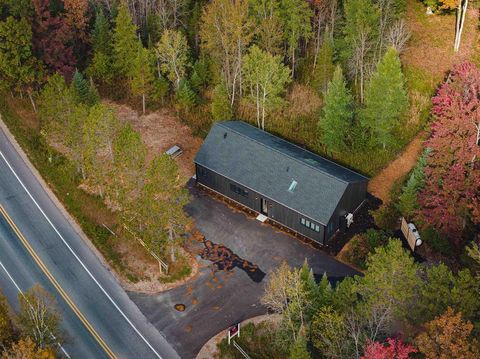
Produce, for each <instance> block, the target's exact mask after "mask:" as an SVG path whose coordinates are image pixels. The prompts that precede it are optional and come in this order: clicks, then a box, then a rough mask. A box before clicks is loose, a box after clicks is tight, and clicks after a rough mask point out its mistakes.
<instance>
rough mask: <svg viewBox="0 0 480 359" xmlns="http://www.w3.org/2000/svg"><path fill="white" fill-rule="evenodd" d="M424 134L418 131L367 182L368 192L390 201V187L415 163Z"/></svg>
mask: <svg viewBox="0 0 480 359" xmlns="http://www.w3.org/2000/svg"><path fill="white" fill-rule="evenodd" d="M424 136H425V134H424V133H423V132H421V133H419V134H418V135H417V136H416V137H415V138H414V139H413V140H412V141H411V142H410V143H409V144H408V145H407V147H406V148H405V150H404V151H403V152H402V153H401V154H400V155H399V156H398V157H397V158H396V159H395V160H394V161H393V162H391V163H390V164H389V165H388V166H387V167H386V168H384V169H383V170H382V171H380V173H379V174H378V175H376V176H375V177H373V178H372V179H371V180H370V182H369V183H368V192H370V193H371V194H372V195H374V196H375V197H378V198H380V199H381V200H382V201H383V203H384V204H386V203H388V202H389V201H390V189H391V188H392V186H393V184H394V183H395V182H396V181H398V180H399V179H400V178H401V177H403V176H404V175H406V174H407V173H408V172H410V171H411V169H412V168H413V167H414V166H415V164H416V163H417V158H418V156H420V153H421V151H422V148H423V140H424Z"/></svg>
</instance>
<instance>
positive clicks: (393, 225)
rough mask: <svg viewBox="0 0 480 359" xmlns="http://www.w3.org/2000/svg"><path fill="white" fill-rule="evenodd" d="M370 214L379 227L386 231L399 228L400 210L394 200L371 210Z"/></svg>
mask: <svg viewBox="0 0 480 359" xmlns="http://www.w3.org/2000/svg"><path fill="white" fill-rule="evenodd" d="M370 214H371V215H372V216H373V219H374V221H375V224H376V225H377V226H378V227H379V228H381V229H383V230H386V231H394V230H396V229H397V228H398V223H399V222H398V219H399V218H400V212H399V211H398V209H397V207H396V206H395V204H394V203H393V202H389V203H387V204H384V205H383V206H381V207H380V208H379V209H377V210H375V211H370Z"/></svg>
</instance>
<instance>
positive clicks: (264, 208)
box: [260, 198, 268, 216]
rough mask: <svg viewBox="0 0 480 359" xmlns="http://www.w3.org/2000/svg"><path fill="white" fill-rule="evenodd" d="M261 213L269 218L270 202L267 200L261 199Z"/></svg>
mask: <svg viewBox="0 0 480 359" xmlns="http://www.w3.org/2000/svg"><path fill="white" fill-rule="evenodd" d="M260 212H262V214H264V215H266V216H268V202H267V200H266V199H265V198H260Z"/></svg>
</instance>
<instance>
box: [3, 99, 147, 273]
mask: <svg viewBox="0 0 480 359" xmlns="http://www.w3.org/2000/svg"><path fill="white" fill-rule="evenodd" d="M7 96H8V95H3V96H1V97H0V113H1V114H2V118H3V121H4V122H5V124H6V125H7V126H8V128H9V129H10V131H11V132H12V134H13V135H14V136H15V138H16V140H17V141H18V143H19V144H20V146H21V147H22V149H23V150H24V151H25V152H26V153H27V155H28V157H29V159H30V161H31V162H32V163H33V165H34V166H35V167H36V168H37V170H38V171H39V172H40V174H41V175H42V177H43V178H44V180H45V181H46V182H47V183H48V185H49V186H50V188H51V189H52V190H53V192H54V193H55V195H56V196H57V197H58V198H59V199H60V201H61V202H62V203H63V205H64V206H65V207H66V209H67V211H68V212H69V213H70V214H71V215H72V216H73V217H74V218H76V220H77V222H78V223H79V224H80V226H81V228H82V230H83V231H84V232H85V234H86V235H87V236H88V237H89V238H90V240H91V241H92V242H93V244H94V245H95V247H96V248H97V249H98V250H99V251H100V252H101V253H102V255H103V256H104V258H105V259H106V260H107V261H108V263H109V264H110V265H112V266H113V267H114V268H115V270H117V271H118V272H119V273H121V274H122V275H124V276H125V277H126V278H127V279H128V280H130V281H132V282H136V281H138V278H137V276H136V275H135V274H134V273H132V272H131V271H130V270H129V269H128V267H127V266H126V265H125V263H124V262H123V261H122V258H121V256H120V254H119V253H118V252H117V251H115V249H114V248H115V241H116V240H117V239H116V238H115V237H114V236H113V235H112V234H111V233H110V232H109V231H108V230H107V229H106V228H105V227H104V226H103V224H105V225H107V226H108V227H110V228H113V229H115V226H116V219H115V216H114V215H113V214H112V213H111V212H110V211H109V210H108V208H107V207H106V206H105V205H104V204H103V202H102V201H101V199H100V198H96V197H94V196H91V195H89V194H87V193H85V192H84V191H82V190H81V189H80V188H79V187H78V186H79V184H80V178H79V176H78V174H77V171H76V169H75V167H74V166H73V165H72V163H71V162H70V161H69V160H68V159H67V158H65V157H64V156H63V155H61V154H60V153H58V152H56V151H55V150H53V149H52V148H51V147H50V146H48V145H47V144H46V143H45V140H44V138H43V137H42V136H41V135H40V133H39V131H38V130H37V129H35V128H33V127H31V126H28V125H26V124H25V123H24V121H22V119H21V118H20V117H19V115H18V114H17V113H16V112H15V110H13V109H12V108H11V106H10V105H9V103H8V101H7V100H6V99H7ZM25 106H27V105H26V104H25ZM93 214H95V216H94V215H93Z"/></svg>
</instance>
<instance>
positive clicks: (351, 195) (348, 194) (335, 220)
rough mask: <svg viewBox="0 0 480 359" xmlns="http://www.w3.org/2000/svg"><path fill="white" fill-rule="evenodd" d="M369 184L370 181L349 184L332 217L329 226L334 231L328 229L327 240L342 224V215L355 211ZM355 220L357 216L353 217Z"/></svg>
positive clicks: (364, 196) (362, 199)
mask: <svg viewBox="0 0 480 359" xmlns="http://www.w3.org/2000/svg"><path fill="white" fill-rule="evenodd" d="M367 185H368V182H360V183H351V184H349V185H348V187H347V189H346V190H345V193H344V194H343V196H342V198H341V199H340V202H339V203H338V206H337V208H336V209H335V212H334V213H333V215H332V218H331V219H330V222H329V225H330V226H327V228H329V227H330V228H331V229H332V231H331V232H329V231H328V230H327V233H326V236H325V240H326V241H328V239H329V238H330V237H331V236H332V235H333V234H334V233H335V231H336V230H337V229H338V228H339V226H340V217H341V216H344V215H346V214H347V213H351V212H353V211H354V210H355V209H356V208H357V207H358V206H359V205H360V204H361V203H362V202H363V201H364V200H365V198H366V196H367ZM353 220H354V221H355V216H354V217H353Z"/></svg>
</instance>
